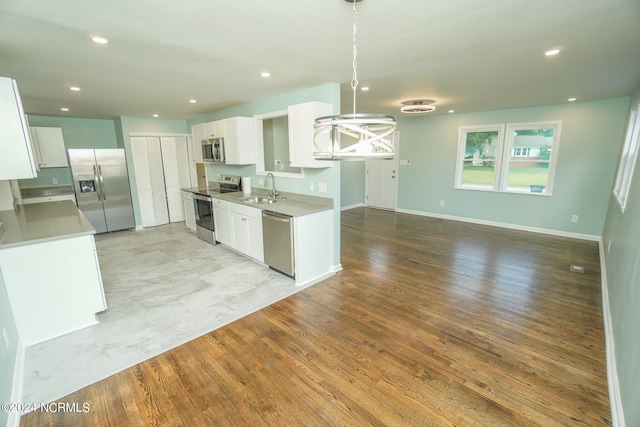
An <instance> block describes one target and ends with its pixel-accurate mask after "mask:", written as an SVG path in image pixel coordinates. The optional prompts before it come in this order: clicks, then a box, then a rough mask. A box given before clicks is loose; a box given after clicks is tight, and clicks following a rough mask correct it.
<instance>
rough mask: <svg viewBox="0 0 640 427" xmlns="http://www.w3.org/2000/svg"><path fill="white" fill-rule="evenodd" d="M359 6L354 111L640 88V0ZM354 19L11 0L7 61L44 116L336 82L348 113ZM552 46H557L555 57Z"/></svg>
mask: <svg viewBox="0 0 640 427" xmlns="http://www.w3.org/2000/svg"><path fill="white" fill-rule="evenodd" d="M357 5H358V77H359V80H360V86H363V85H367V86H370V87H371V90H370V91H368V92H360V91H359V92H358V96H357V106H358V112H366V113H385V114H393V115H395V116H400V115H401V113H400V112H399V107H400V104H401V102H402V101H403V100H407V99H415V98H427V99H433V100H435V101H436V103H435V105H436V106H437V107H438V110H437V111H436V112H435V113H430V114H443V113H444V114H446V112H447V111H448V110H449V109H454V110H455V111H456V112H470V111H481V110H492V109H502V108H512V107H523V106H535V105H548V104H556V103H562V102H566V100H567V98H569V97H576V98H577V99H578V100H579V101H586V100H593V99H600V98H609V97H617V96H627V95H631V94H633V93H634V92H635V91H636V90H637V89H638V88H639V87H640V1H639V0H535V1H532V0H364V1H362V2H360V3H357ZM352 20H353V16H352V4H351V3H349V2H346V1H344V0H273V1H265V0H244V1H240V0H182V1H175V0H56V1H43V0H2V2H0V75H2V76H9V77H12V78H14V79H16V80H17V81H18V86H19V89H20V92H21V95H22V98H23V104H24V107H25V110H26V112H27V113H29V114H38V115H53V116H57V115H68V116H70V117H93V118H109V117H117V116H130V117H151V115H152V114H154V113H156V114H159V115H160V117H163V118H176V119H188V118H192V117H196V116H199V115H203V114H206V113H210V112H213V111H217V110H221V109H225V108H229V107H232V106H236V105H240V104H245V103H248V102H251V101H254V100H258V99H262V98H266V97H270V96H274V95H278V94H282V93H286V92H290V91H294V90H298V89H302V88H306V87H311V86H316V85H320V84H324V83H328V82H339V83H341V85H342V86H341V87H342V112H351V111H352V108H353V107H352V98H353V95H352V92H351V88H350V81H351V75H352V69H351V37H352V29H353V26H352ZM92 35H102V36H104V37H106V38H108V39H110V40H111V43H110V44H109V45H106V46H98V45H95V44H93V43H92V42H91V41H90V40H89V37H90V36H92ZM551 48H560V49H561V53H560V55H558V56H556V57H545V56H544V52H545V51H546V50H548V49H551ZM262 71H269V72H271V74H272V77H271V78H269V79H265V78H262V77H260V72H262ZM69 86H79V87H80V88H81V90H80V92H71V91H70V90H69ZM191 98H194V99H197V101H198V102H197V103H196V104H190V103H189V102H188V100H189V99H191ZM61 107H68V108H69V109H70V111H69V112H68V113H62V112H61V111H60V108H61Z"/></svg>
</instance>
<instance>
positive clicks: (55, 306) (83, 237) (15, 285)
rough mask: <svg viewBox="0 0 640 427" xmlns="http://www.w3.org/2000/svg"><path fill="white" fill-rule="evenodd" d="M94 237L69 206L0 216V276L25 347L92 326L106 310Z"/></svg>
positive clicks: (32, 207)
mask: <svg viewBox="0 0 640 427" xmlns="http://www.w3.org/2000/svg"><path fill="white" fill-rule="evenodd" d="M94 234H95V229H94V228H93V226H92V225H91V223H89V221H88V220H87V219H86V218H85V217H84V215H83V214H82V212H81V211H80V210H79V209H78V208H77V207H76V206H75V204H74V203H73V202H72V201H70V200H65V201H55V202H46V203H35V204H28V205H18V206H17V207H16V209H15V210H5V211H0V274H2V276H3V277H4V282H5V286H6V289H7V294H8V296H9V302H10V304H11V309H12V312H13V316H14V318H15V322H16V327H17V329H18V333H19V335H20V339H21V340H22V342H23V344H24V345H25V346H29V345H33V344H37V343H39V342H42V341H45V340H48V339H51V338H55V337H57V336H60V335H64V334H66V333H69V332H73V331H76V330H78V329H81V328H84V327H87V326H91V325H94V324H96V323H97V319H96V313H98V312H100V311H104V310H105V309H106V308H107V305H106V300H105V297H104V290H103V287H102V276H101V274H100V267H99V263H98V256H97V252H96V247H95V241H94V237H93V235H94Z"/></svg>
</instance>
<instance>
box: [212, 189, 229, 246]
mask: <svg viewBox="0 0 640 427" xmlns="http://www.w3.org/2000/svg"><path fill="white" fill-rule="evenodd" d="M230 204H231V203H230V202H227V201H226V200H219V199H213V222H214V227H215V233H216V241H218V242H220V243H222V244H224V245H227V246H230V247H233V233H232V228H231V213H230V212H229V205H230Z"/></svg>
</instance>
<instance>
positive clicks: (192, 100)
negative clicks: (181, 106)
mask: <svg viewBox="0 0 640 427" xmlns="http://www.w3.org/2000/svg"><path fill="white" fill-rule="evenodd" d="M189 102H190V103H192V104H195V103H196V102H198V101H197V100H195V99H190V100H189Z"/></svg>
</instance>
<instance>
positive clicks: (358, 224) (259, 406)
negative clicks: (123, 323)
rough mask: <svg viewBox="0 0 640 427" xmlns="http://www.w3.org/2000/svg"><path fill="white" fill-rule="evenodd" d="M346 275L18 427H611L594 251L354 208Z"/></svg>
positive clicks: (346, 240)
mask: <svg viewBox="0 0 640 427" xmlns="http://www.w3.org/2000/svg"><path fill="white" fill-rule="evenodd" d="M342 264H343V267H344V271H342V272H340V273H338V274H337V275H335V276H334V277H332V278H330V279H329V280H326V281H324V282H322V283H320V284H317V285H315V286H313V287H311V288H309V289H306V290H304V291H302V292H300V293H298V294H296V295H294V296H292V297H289V298H287V299H285V300H282V301H280V302H278V303H276V304H273V305H271V306H270V307H267V308H265V309H263V310H261V311H259V312H257V313H254V314H252V315H250V316H248V317H245V318H243V319H241V320H239V321H236V322H234V323H232V324H230V325H228V326H226V327H223V328H221V329H219V330H216V331H214V332H211V333H209V334H207V335H205V336H202V337H200V338H198V339H196V340H194V341H192V342H190V343H188V344H185V345H183V346H180V347H178V348H176V349H174V350H172V351H169V352H167V353H164V354H162V355H160V356H158V357H155V358H153V359H150V360H148V361H146V362H144V363H141V364H139V365H136V366H134V367H132V368H130V369H127V370H125V371H122V372H120V373H118V374H116V375H114V376H112V377H110V378H107V379H106V380H103V381H101V382H98V383H96V384H94V385H92V386H89V387H86V388H84V389H82V390H80V391H78V392H76V393H73V394H71V395H69V396H67V397H66V398H64V399H62V400H61V402H67V403H77V404H78V406H80V409H82V404H83V403H85V402H87V403H89V406H90V409H91V410H90V412H89V413H83V412H79V413H62V412H58V413H56V414H53V415H51V414H47V413H44V414H43V413H39V412H34V413H31V414H28V415H26V416H24V417H23V418H22V422H21V425H23V426H49V425H51V426H58V425H60V426H61V425H65V426H90V425H95V426H107V425H110V426H118V427H119V426H127V425H131V426H144V425H158V426H224V425H228V426H261V425H268V426H326V425H345V426H364V425H375V426H400V425H414V426H447V425H456V426H530V425H531V426H573V425H575V426H599V425H610V424H611V422H610V417H611V415H610V409H609V400H608V394H607V380H606V368H605V344H604V333H603V319H602V309H601V294H600V267H599V260H598V245H597V243H595V242H585V241H577V240H572V239H567V238H561V237H553V236H545V235H539V234H532V233H526V232H519V231H512V230H505V229H500V228H492V227H487V226H479V225H472V224H465V223H461V222H454V221H446V220H439V219H432V218H424V217H419V216H412V215H406V214H397V213H393V212H386V211H380V210H373V209H365V208H358V209H352V210H349V211H346V212H343V215H342ZM571 264H577V265H581V266H583V267H584V268H585V272H584V274H580V273H574V272H570V271H569V267H570V265H571Z"/></svg>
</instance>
